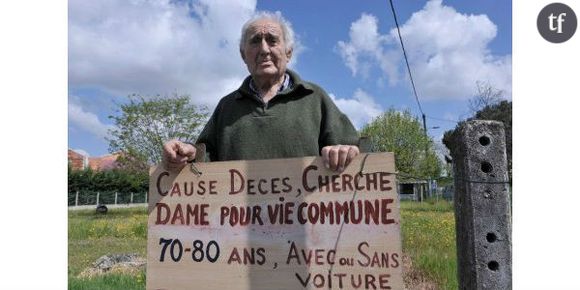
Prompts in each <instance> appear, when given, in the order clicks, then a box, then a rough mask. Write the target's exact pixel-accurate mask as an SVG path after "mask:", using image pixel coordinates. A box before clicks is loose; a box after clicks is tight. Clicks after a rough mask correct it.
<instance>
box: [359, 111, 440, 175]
mask: <svg viewBox="0 0 580 290" xmlns="http://www.w3.org/2000/svg"><path fill="white" fill-rule="evenodd" d="M361 133H362V135H366V136H368V137H370V138H371V140H372V142H373V147H374V149H375V150H376V151H381V152H394V153H395V164H396V167H397V170H398V171H399V172H401V173H403V175H402V178H403V179H404V178H405V175H407V176H412V177H415V178H433V179H434V178H438V177H439V175H440V174H441V161H440V160H439V158H438V157H437V154H436V153H435V148H434V144H433V140H432V139H431V138H430V137H427V136H426V135H425V132H424V131H423V126H422V125H421V122H420V121H419V119H417V118H416V117H414V116H412V115H411V112H409V111H408V110H406V111H403V112H399V111H396V110H395V109H393V108H391V109H389V110H388V111H386V112H384V113H383V114H382V115H380V116H379V117H377V118H376V119H374V120H373V121H372V122H371V123H369V124H367V125H366V126H365V127H364V128H363V129H362V132H361Z"/></svg>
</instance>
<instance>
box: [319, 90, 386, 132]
mask: <svg viewBox="0 0 580 290" xmlns="http://www.w3.org/2000/svg"><path fill="white" fill-rule="evenodd" d="M329 95H330V98H331V99H332V100H333V101H334V103H335V104H336V106H337V107H338V108H339V109H340V110H341V111H342V112H343V113H344V114H346V115H347V116H348V118H349V119H350V120H351V121H352V123H353V125H354V126H355V127H356V128H357V129H361V128H362V127H363V126H364V125H366V124H367V123H368V122H369V121H371V120H372V119H373V118H375V117H377V116H378V115H380V114H381V113H382V112H383V109H382V107H381V106H380V105H379V104H377V103H376V102H375V101H374V100H373V97H372V96H370V95H369V94H368V93H366V92H365V91H363V90H361V89H357V90H356V91H355V93H354V96H353V97H352V98H350V99H346V98H345V99H341V98H338V97H336V96H335V95H334V94H329Z"/></svg>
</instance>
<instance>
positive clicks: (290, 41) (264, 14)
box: [240, 11, 294, 51]
mask: <svg viewBox="0 0 580 290" xmlns="http://www.w3.org/2000/svg"><path fill="white" fill-rule="evenodd" d="M263 19H268V20H272V21H274V22H276V23H278V24H280V27H281V28H282V33H283V34H284V43H286V51H288V50H291V49H293V48H294V30H292V24H290V22H289V21H288V20H286V19H285V18H284V17H282V13H280V11H276V12H275V13H272V12H268V11H260V12H258V13H256V14H254V16H253V17H252V18H250V20H248V21H247V22H246V23H245V24H244V26H242V38H241V39H240V50H241V51H242V50H243V49H244V44H245V43H246V40H247V32H248V28H250V25H252V24H254V23H255V22H256V21H258V20H263Z"/></svg>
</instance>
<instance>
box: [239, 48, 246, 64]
mask: <svg viewBox="0 0 580 290" xmlns="http://www.w3.org/2000/svg"><path fill="white" fill-rule="evenodd" d="M240 55H241V56H242V60H244V62H246V55H245V54H244V50H243V49H241V48H240Z"/></svg>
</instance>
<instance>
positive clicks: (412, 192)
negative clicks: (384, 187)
mask: <svg viewBox="0 0 580 290" xmlns="http://www.w3.org/2000/svg"><path fill="white" fill-rule="evenodd" d="M427 183H428V181H427V180H400V181H397V186H398V189H399V198H400V199H401V200H414V201H422V200H424V199H425V198H426V197H428V194H427V193H428V184H427Z"/></svg>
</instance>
